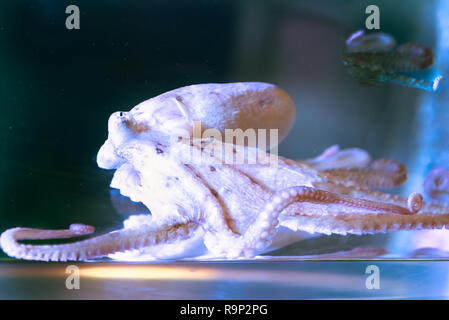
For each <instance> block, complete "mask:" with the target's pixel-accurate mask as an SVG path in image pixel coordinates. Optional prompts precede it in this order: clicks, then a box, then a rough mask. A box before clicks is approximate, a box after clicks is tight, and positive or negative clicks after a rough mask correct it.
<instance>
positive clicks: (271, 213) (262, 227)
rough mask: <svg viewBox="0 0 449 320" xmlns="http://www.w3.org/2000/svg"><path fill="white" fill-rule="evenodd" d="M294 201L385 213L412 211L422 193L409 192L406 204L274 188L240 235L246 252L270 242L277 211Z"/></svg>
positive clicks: (311, 189)
mask: <svg viewBox="0 0 449 320" xmlns="http://www.w3.org/2000/svg"><path fill="white" fill-rule="evenodd" d="M294 202H309V203H317V204H327V205H328V204H337V205H340V206H344V207H351V208H357V209H361V210H362V211H365V212H367V213H368V212H370V213H384V214H385V213H386V214H397V215H413V214H415V213H417V212H418V211H419V210H420V209H421V207H422V196H421V195H420V194H418V193H412V194H411V195H410V196H409V198H408V208H405V207H401V206H398V205H394V204H390V203H382V202H377V201H371V200H365V199H354V198H351V197H347V196H343V195H340V194H337V193H331V192H327V191H323V190H319V189H315V188H310V187H303V186H298V187H291V188H286V189H284V190H282V191H279V192H276V193H275V194H274V195H273V196H272V197H271V199H270V200H269V201H268V203H267V204H266V206H265V208H264V209H263V211H262V212H261V213H260V215H259V216H258V219H257V221H256V222H255V223H254V224H253V225H251V227H249V228H248V230H247V231H246V232H245V234H244V236H243V248H242V249H241V250H242V251H243V253H244V254H246V255H247V256H251V255H254V251H261V250H263V249H264V248H266V247H268V245H269V244H270V243H271V240H272V236H273V235H274V234H275V232H276V228H277V226H278V224H279V215H280V213H281V212H282V211H283V210H284V209H285V208H286V207H288V206H289V205H291V204H292V203H294Z"/></svg>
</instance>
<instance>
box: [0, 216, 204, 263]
mask: <svg viewBox="0 0 449 320" xmlns="http://www.w3.org/2000/svg"><path fill="white" fill-rule="evenodd" d="M195 228H196V224H194V223H193V222H190V223H185V224H175V225H172V226H166V227H165V228H161V229H160V230H154V229H153V228H151V227H148V226H146V227H143V228H141V229H122V230H117V231H113V232H110V233H107V234H104V235H100V236H97V237H95V238H92V239H88V240H83V241H79V242H74V243H68V244H58V245H27V244H20V243H18V241H20V240H40V239H57V238H71V237H74V236H79V235H85V234H89V233H91V232H92V227H90V226H86V228H85V229H84V230H80V229H78V230H76V231H73V230H72V226H71V227H70V229H68V230H41V229H30V228H14V229H9V230H7V231H5V232H3V233H2V235H1V237H0V245H1V247H2V248H3V250H4V251H5V252H6V253H7V254H8V255H9V256H11V257H15V258H19V259H27V260H40V261H76V260H86V259H91V258H96V257H103V256H105V255H108V254H110V253H115V252H122V251H127V250H134V249H140V248H143V247H146V246H151V245H156V244H159V243H164V242H170V241H173V240H175V239H184V238H186V237H188V236H189V234H190V233H191V232H192V231H193V230H194V229H195Z"/></svg>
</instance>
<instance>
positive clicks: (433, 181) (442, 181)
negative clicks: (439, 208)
mask: <svg viewBox="0 0 449 320" xmlns="http://www.w3.org/2000/svg"><path fill="white" fill-rule="evenodd" d="M423 187H424V193H425V194H426V195H427V196H428V197H429V198H431V199H434V200H438V201H441V202H448V201H449V171H448V170H446V169H444V168H436V169H433V170H432V171H430V172H429V174H428V175H427V178H426V180H425V181H424V186H423Z"/></svg>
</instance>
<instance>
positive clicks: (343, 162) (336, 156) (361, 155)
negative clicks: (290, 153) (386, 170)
mask: <svg viewBox="0 0 449 320" xmlns="http://www.w3.org/2000/svg"><path fill="white" fill-rule="evenodd" d="M370 161H371V158H370V156H369V154H368V152H366V151H365V150H362V149H358V148H350V149H343V150H340V147H339V146H338V145H333V146H330V147H329V148H327V149H326V150H324V151H323V153H321V154H320V155H319V156H317V157H315V158H313V159H305V160H299V162H301V163H304V164H306V165H308V166H310V167H312V168H314V169H316V170H329V169H337V168H352V167H363V166H365V165H367V164H368V163H369V162H370Z"/></svg>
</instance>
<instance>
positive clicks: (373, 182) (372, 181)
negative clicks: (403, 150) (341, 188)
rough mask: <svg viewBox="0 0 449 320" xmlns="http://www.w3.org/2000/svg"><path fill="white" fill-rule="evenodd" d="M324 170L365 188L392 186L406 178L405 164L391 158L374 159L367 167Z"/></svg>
mask: <svg viewBox="0 0 449 320" xmlns="http://www.w3.org/2000/svg"><path fill="white" fill-rule="evenodd" d="M325 172H326V173H328V174H330V175H332V176H335V177H339V178H342V179H345V180H351V181H355V182H357V183H358V184H361V185H363V186H365V187H367V188H392V187H396V186H398V185H401V184H402V183H404V182H405V181H406V180H407V169H406V168H405V166H404V165H403V164H402V163H400V162H398V161H394V160H391V159H379V160H376V161H374V162H373V163H372V164H371V165H370V167H369V168H349V169H331V170H326V171H325Z"/></svg>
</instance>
